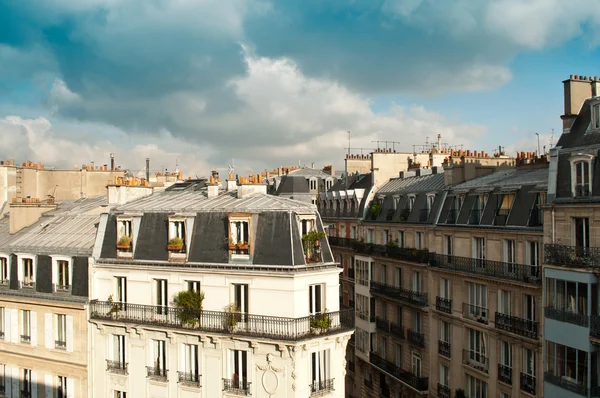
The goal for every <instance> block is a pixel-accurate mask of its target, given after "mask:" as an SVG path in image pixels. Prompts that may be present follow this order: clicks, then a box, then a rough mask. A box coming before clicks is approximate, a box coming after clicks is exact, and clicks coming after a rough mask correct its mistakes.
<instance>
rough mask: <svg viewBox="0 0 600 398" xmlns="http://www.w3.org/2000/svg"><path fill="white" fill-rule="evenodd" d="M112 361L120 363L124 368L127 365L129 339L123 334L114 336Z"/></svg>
mask: <svg viewBox="0 0 600 398" xmlns="http://www.w3.org/2000/svg"><path fill="white" fill-rule="evenodd" d="M111 357H112V360H113V361H115V362H118V363H119V364H120V365H121V366H122V367H125V364H126V363H127V339H126V337H125V335H123V334H113V335H112V352H111Z"/></svg>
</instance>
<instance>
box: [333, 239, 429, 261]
mask: <svg viewBox="0 0 600 398" xmlns="http://www.w3.org/2000/svg"><path fill="white" fill-rule="evenodd" d="M328 239H329V244H330V245H331V246H337V247H345V248H348V249H352V250H354V251H355V252H356V253H360V254H366V255H374V256H379V257H389V258H392V259H395V260H403V261H411V262H415V263H420V264H427V263H428V262H429V251H427V250H421V249H412V248H407V247H398V246H395V245H392V244H390V245H376V244H374V243H365V242H362V241H360V240H356V239H349V238H340V237H337V236H330V237H329V238H328Z"/></svg>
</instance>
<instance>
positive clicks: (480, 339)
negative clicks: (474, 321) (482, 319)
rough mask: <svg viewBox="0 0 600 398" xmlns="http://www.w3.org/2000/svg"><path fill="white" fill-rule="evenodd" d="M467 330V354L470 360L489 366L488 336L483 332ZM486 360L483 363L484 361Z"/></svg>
mask: <svg viewBox="0 0 600 398" xmlns="http://www.w3.org/2000/svg"><path fill="white" fill-rule="evenodd" d="M466 329H467V341H468V342H467V352H468V355H469V360H470V361H474V362H476V363H479V364H483V365H486V366H487V365H488V362H489V358H488V341H489V339H488V335H487V333H485V332H482V331H481V330H476V329H471V328H466ZM483 358H485V360H483V361H482V359H483Z"/></svg>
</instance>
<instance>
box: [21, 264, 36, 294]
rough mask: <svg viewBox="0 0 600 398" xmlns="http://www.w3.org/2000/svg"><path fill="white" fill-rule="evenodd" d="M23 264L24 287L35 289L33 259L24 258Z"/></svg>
mask: <svg viewBox="0 0 600 398" xmlns="http://www.w3.org/2000/svg"><path fill="white" fill-rule="evenodd" d="M22 262H23V287H33V286H34V282H35V276H34V275H33V259H31V258H24V259H23V260H22Z"/></svg>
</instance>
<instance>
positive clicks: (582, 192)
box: [574, 184, 591, 199]
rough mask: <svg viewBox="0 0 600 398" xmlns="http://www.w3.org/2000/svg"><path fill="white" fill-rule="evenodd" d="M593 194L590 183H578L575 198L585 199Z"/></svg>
mask: <svg viewBox="0 0 600 398" xmlns="http://www.w3.org/2000/svg"><path fill="white" fill-rule="evenodd" d="M590 195H591V190H590V184H578V185H575V195H574V196H575V198H577V199H585V198H589V197H590Z"/></svg>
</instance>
